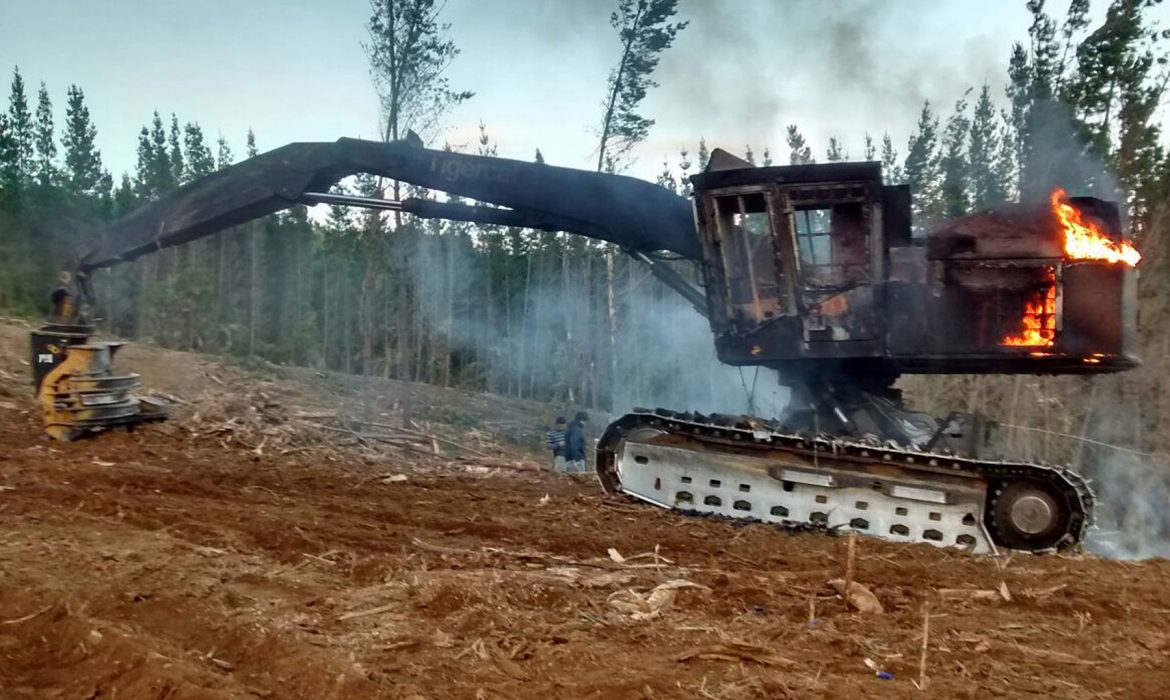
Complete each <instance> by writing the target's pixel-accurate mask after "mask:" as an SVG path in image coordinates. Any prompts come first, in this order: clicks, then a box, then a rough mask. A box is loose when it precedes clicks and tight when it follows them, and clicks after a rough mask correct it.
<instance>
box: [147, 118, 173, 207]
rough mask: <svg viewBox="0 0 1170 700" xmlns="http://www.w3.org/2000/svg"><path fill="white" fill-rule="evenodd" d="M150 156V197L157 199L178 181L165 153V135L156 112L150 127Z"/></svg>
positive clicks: (168, 156) (169, 159) (171, 188)
mask: <svg viewBox="0 0 1170 700" xmlns="http://www.w3.org/2000/svg"><path fill="white" fill-rule="evenodd" d="M150 155H151V162H150V171H149V172H150V177H151V192H152V194H151V196H152V197H158V196H160V195H162V194H165V193H167V192H170V191H171V190H173V189H175V185H176V184H178V181H177V180H176V179H175V175H174V171H173V170H172V167H173V166H172V161H171V156H170V153H168V152H167V133H166V130H165V129H164V128H163V122H162V117H160V116H159V114H158V111H157V110H155V112H154V118H153V119H152V121H151V125H150Z"/></svg>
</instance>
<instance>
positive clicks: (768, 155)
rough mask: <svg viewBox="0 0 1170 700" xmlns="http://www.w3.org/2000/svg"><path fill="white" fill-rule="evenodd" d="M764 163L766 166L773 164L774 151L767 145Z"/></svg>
mask: <svg viewBox="0 0 1170 700" xmlns="http://www.w3.org/2000/svg"><path fill="white" fill-rule="evenodd" d="M762 165H763V166H764V167H765V168H767V167H769V166H771V165H772V151H770V150H768V148H767V147H766V146H765V147H764V160H763V163H762Z"/></svg>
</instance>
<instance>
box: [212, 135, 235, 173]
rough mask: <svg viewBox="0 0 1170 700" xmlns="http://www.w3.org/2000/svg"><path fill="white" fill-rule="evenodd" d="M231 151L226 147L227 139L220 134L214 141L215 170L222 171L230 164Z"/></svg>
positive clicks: (229, 147)
mask: <svg viewBox="0 0 1170 700" xmlns="http://www.w3.org/2000/svg"><path fill="white" fill-rule="evenodd" d="M232 159H233V156H232V149H231V146H229V145H228V142H227V139H225V138H224V137H223V135H222V134H221V135H220V137H219V138H218V139H216V141H215V169H216V170H223V169H224V168H226V167H227V166H229V165H231V164H232Z"/></svg>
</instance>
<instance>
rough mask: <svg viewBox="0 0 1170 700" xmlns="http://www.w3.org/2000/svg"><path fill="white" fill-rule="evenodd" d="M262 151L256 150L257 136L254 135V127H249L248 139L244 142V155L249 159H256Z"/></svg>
mask: <svg viewBox="0 0 1170 700" xmlns="http://www.w3.org/2000/svg"><path fill="white" fill-rule="evenodd" d="M259 153H260V151H258V150H257V149H256V134H254V133H252V127H248V138H247V139H246V140H245V141H244V155H245V156H246V157H248V158H255V157H256V156H257V155H259Z"/></svg>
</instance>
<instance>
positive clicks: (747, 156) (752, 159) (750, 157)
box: [743, 145, 756, 165]
mask: <svg viewBox="0 0 1170 700" xmlns="http://www.w3.org/2000/svg"><path fill="white" fill-rule="evenodd" d="M746 148H747V150H746V151H745V152H744V154H743V159H744V160H746V161H747V162H749V163H751V164H752V165H755V164H756V154H755V153H752V147H751V146H750V145H749V146H747V147H746Z"/></svg>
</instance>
